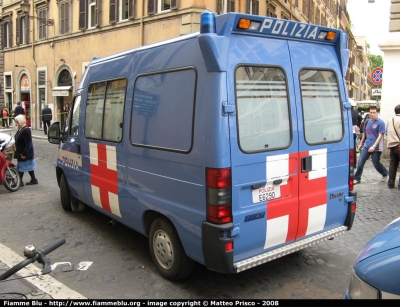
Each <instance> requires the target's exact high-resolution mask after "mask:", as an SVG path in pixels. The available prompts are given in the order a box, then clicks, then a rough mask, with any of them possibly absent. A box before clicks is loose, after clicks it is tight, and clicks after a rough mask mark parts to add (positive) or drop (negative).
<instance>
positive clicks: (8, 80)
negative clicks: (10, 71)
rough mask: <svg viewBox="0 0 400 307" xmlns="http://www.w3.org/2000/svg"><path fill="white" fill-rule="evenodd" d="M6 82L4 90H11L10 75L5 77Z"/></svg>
mask: <svg viewBox="0 0 400 307" xmlns="http://www.w3.org/2000/svg"><path fill="white" fill-rule="evenodd" d="M5 79H6V81H5V82H4V83H5V88H6V90H10V89H12V76H11V75H5Z"/></svg>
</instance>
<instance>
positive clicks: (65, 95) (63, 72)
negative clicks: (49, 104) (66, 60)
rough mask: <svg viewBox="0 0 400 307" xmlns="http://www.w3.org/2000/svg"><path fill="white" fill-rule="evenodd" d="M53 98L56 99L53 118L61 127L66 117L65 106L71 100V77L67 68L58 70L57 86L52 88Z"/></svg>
mask: <svg viewBox="0 0 400 307" xmlns="http://www.w3.org/2000/svg"><path fill="white" fill-rule="evenodd" d="M53 96H55V97H56V112H55V113H56V117H55V118H56V120H57V121H60V122H61V126H62V127H63V126H64V122H65V119H66V116H67V113H66V111H65V107H66V105H67V104H68V105H69V103H70V101H71V99H72V77H71V72H70V71H69V69H68V68H67V67H62V68H61V69H60V72H59V74H58V77H57V86H56V87H54V88H53Z"/></svg>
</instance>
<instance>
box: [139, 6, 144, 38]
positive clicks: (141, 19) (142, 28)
mask: <svg viewBox="0 0 400 307" xmlns="http://www.w3.org/2000/svg"><path fill="white" fill-rule="evenodd" d="M143 16H144V0H142V17H141V18H140V42H139V43H140V46H143V40H144V39H143V36H144V25H143Z"/></svg>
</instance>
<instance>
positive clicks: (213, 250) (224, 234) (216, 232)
mask: <svg viewBox="0 0 400 307" xmlns="http://www.w3.org/2000/svg"><path fill="white" fill-rule="evenodd" d="M232 229H233V223H227V224H222V225H219V224H211V223H208V222H203V227H202V233H201V237H202V248H203V256H204V264H205V266H206V267H207V269H209V270H211V271H215V272H219V273H234V270H233V250H231V251H228V252H227V251H226V250H225V246H226V243H227V242H233V238H231V237H228V235H230V233H231V230H232Z"/></svg>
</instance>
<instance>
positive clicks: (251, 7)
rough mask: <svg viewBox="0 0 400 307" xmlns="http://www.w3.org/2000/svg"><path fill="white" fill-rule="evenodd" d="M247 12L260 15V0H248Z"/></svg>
mask: <svg viewBox="0 0 400 307" xmlns="http://www.w3.org/2000/svg"><path fill="white" fill-rule="evenodd" d="M246 13H247V14H253V15H259V2H258V0H247V8H246Z"/></svg>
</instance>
